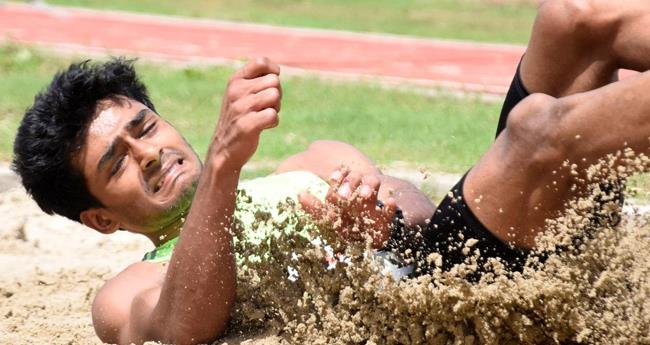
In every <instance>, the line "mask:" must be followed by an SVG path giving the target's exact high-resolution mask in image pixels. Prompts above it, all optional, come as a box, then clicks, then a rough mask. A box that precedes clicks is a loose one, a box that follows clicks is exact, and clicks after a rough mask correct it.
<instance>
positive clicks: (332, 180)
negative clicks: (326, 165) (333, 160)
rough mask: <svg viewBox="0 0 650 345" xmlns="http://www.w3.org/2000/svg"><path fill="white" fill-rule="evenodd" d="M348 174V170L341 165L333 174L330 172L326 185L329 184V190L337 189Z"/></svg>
mask: <svg viewBox="0 0 650 345" xmlns="http://www.w3.org/2000/svg"><path fill="white" fill-rule="evenodd" d="M349 173H350V169H348V168H347V167H346V166H344V165H341V166H339V167H338V168H337V169H336V170H334V172H332V174H331V175H330V177H329V179H328V181H327V183H329V185H330V187H331V188H334V189H337V188H338V187H339V186H340V185H341V183H343V180H345V178H346V177H347V176H348V174H349Z"/></svg>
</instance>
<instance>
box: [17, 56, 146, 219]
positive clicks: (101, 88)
mask: <svg viewBox="0 0 650 345" xmlns="http://www.w3.org/2000/svg"><path fill="white" fill-rule="evenodd" d="M116 96H124V97H127V98H129V99H133V100H136V101H138V102H140V103H142V104H144V105H146V106H147V107H149V108H150V109H151V110H153V111H155V109H154V106H153V104H152V103H151V101H150V100H149V96H148V95H147V90H146V87H145V86H144V84H143V83H142V82H141V81H140V80H139V79H138V76H137V75H136V73H135V70H134V68H133V60H126V59H124V58H113V59H111V60H109V61H107V62H105V63H101V64H91V63H90V61H89V60H87V61H83V62H80V63H74V64H72V65H70V67H68V69H66V70H64V71H60V72H58V73H57V74H56V75H55V76H54V78H53V79H52V82H51V83H50V85H49V86H48V87H47V88H46V89H45V90H43V91H41V92H39V93H38V94H37V95H36V97H35V98H34V104H33V105H32V106H31V107H30V108H29V109H27V111H26V112H25V117H24V118H23V120H22V122H21V124H20V127H19V128H18V133H17V134H16V140H15V142H14V159H13V165H12V168H13V170H14V171H15V172H16V173H18V175H20V178H21V179H22V183H23V186H24V187H25V189H26V190H27V192H28V193H29V194H31V195H32V197H33V198H34V200H35V201H36V203H38V206H39V207H40V208H41V209H42V210H43V211H45V212H46V213H48V214H53V213H56V214H60V215H62V216H65V217H67V218H70V219H72V220H75V221H78V222H79V221H80V218H79V215H80V213H81V212H82V211H84V210H87V209H89V208H93V207H101V206H102V204H101V203H100V202H99V200H97V198H95V197H94V196H93V195H92V194H91V193H90V191H89V189H88V187H87V184H86V179H85V177H84V175H83V173H82V172H81V170H80V168H79V167H78V166H77V165H76V164H74V162H73V158H74V157H75V154H76V153H78V152H79V150H80V149H81V145H82V143H83V142H84V140H85V137H86V133H87V129H88V126H89V125H90V122H91V121H92V120H93V118H94V117H95V114H96V112H97V108H98V104H99V102H100V101H102V100H105V99H107V98H114V97H116Z"/></svg>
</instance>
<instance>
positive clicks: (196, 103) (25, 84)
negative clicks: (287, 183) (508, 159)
mask: <svg viewBox="0 0 650 345" xmlns="http://www.w3.org/2000/svg"><path fill="white" fill-rule="evenodd" d="M71 61H72V59H66V58H59V57H54V56H51V55H44V54H43V53H39V52H35V51H33V50H31V49H28V48H25V47H21V46H4V47H0V75H2V80H3V82H2V83H0V123H1V124H2V126H0V130H1V131H2V132H1V133H0V134H1V136H0V159H3V160H8V159H10V158H11V147H12V142H13V137H14V135H15V130H16V128H17V125H18V122H19V121H20V119H21V117H22V114H23V112H24V110H25V109H26V108H27V107H28V106H29V105H30V103H31V102H32V100H33V95H34V94H35V93H36V92H38V91H39V90H40V89H42V88H43V87H45V85H46V84H47V83H48V82H49V80H50V79H51V78H52V75H53V74H54V73H55V72H56V71H57V70H59V69H61V68H63V67H65V66H67V65H68V64H69V63H70V62H71ZM137 68H138V70H139V72H140V73H141V76H142V78H143V80H144V81H145V83H146V84H147V85H148V87H149V91H150V93H151V96H152V99H153V101H154V103H155V104H156V107H157V110H158V112H159V113H160V114H161V115H162V116H163V117H164V118H166V119H168V120H169V121H170V122H171V123H172V124H173V125H174V126H176V127H177V128H178V129H179V130H180V131H181V133H183V134H184V135H185V137H186V138H187V139H188V141H189V142H190V143H191V144H192V145H193V146H194V147H195V148H196V150H197V152H198V153H199V155H200V156H204V155H205V152H206V147H207V143H208V141H209V139H210V137H211V135H212V132H213V130H214V126H215V124H216V121H217V118H218V116H219V112H218V109H219V104H220V100H221V96H222V93H223V91H224V86H225V84H226V80H227V78H228V76H229V75H230V74H231V73H232V69H230V68H225V67H185V68H180V67H178V68H175V67H169V66H165V65H160V64H147V63H144V62H139V63H138V64H137ZM283 90H284V98H283V106H282V111H281V113H280V116H281V123H280V126H279V127H278V128H276V129H273V130H270V131H267V132H265V133H263V137H262V140H261V142H260V147H259V149H258V152H257V153H256V155H255V156H254V158H253V160H256V161H278V160H281V159H283V158H285V157H287V156H288V155H291V154H294V153H297V152H299V151H300V150H303V149H304V148H305V147H306V146H307V145H308V144H309V143H310V142H312V141H314V140H316V139H338V140H343V141H346V142H349V143H352V144H353V145H355V146H357V147H359V148H360V149H361V150H362V151H364V152H365V153H367V154H368V155H369V156H370V157H371V158H372V159H374V160H375V161H377V162H378V163H380V164H384V163H390V162H393V161H396V160H400V161H407V162H412V163H413V164H414V165H415V166H418V167H420V166H422V167H426V168H429V169H432V170H440V171H449V172H461V171H463V170H465V169H467V168H468V167H469V166H471V164H473V163H474V162H475V161H476V160H477V159H478V157H479V156H480V154H481V153H482V152H483V151H484V150H485V149H486V148H487V147H488V145H489V144H490V142H491V141H492V136H493V132H494V128H495V126H496V120H497V114H498V111H499V105H498V104H487V103H483V102H481V101H479V100H475V99H462V100H460V99H455V98H452V97H447V96H440V97H431V96H424V95H421V94H418V93H417V92H415V91H409V90H386V89H382V88H380V87H379V86H377V85H373V84H370V83H352V82H325V81H321V80H318V79H316V78H309V77H293V78H283Z"/></svg>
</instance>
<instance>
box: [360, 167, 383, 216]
mask: <svg viewBox="0 0 650 345" xmlns="http://www.w3.org/2000/svg"><path fill="white" fill-rule="evenodd" d="M380 185H381V182H380V180H379V178H378V177H377V176H375V175H366V176H364V177H363V179H362V181H361V185H360V186H359V188H358V195H359V199H360V200H361V203H362V206H363V209H364V210H372V209H374V208H375V207H376V205H377V194H378V192H379V186H380Z"/></svg>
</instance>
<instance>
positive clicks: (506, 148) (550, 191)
mask: <svg viewBox="0 0 650 345" xmlns="http://www.w3.org/2000/svg"><path fill="white" fill-rule="evenodd" d="M545 97H548V96H542V95H539V94H538V95H533V96H531V97H528V98H527V99H525V100H524V101H522V103H520V104H519V105H518V106H517V107H515V109H514V110H513V113H512V114H511V116H510V119H509V122H508V126H507V128H506V129H505V130H504V131H503V133H502V134H501V135H500V136H499V137H498V138H497V140H496V141H495V142H494V144H493V145H492V146H491V147H490V148H489V149H488V151H487V152H486V153H485V154H484V155H483V157H481V159H480V160H479V162H478V163H477V164H476V165H475V166H474V167H473V168H472V169H471V170H470V172H469V173H468V174H467V176H466V179H465V183H464V186H463V189H464V198H465V201H466V203H467V205H468V207H469V208H470V210H471V211H472V213H473V214H474V215H475V216H476V218H477V219H478V220H479V221H480V222H481V223H482V224H483V225H484V226H485V227H486V228H487V229H489V230H490V232H491V233H492V234H493V235H494V236H496V237H497V238H498V239H500V240H502V241H505V242H509V243H512V244H515V245H516V246H519V247H521V248H531V247H532V246H534V240H535V237H536V236H537V234H538V233H539V232H540V231H543V230H544V226H545V223H546V219H549V218H554V217H556V216H557V215H559V213H560V212H561V211H562V210H563V209H564V203H565V202H566V200H568V199H569V198H571V197H572V195H571V193H573V191H572V190H571V188H570V183H571V181H570V180H569V179H570V174H568V173H566V171H563V169H565V170H566V169H568V168H566V167H563V166H562V165H563V164H562V163H563V160H564V159H566V158H567V157H564V156H563V155H562V152H560V151H556V150H554V146H553V145H554V143H553V140H552V139H549V138H552V135H550V134H548V133H550V132H552V131H553V129H552V128H549V127H550V126H549V121H552V118H550V116H551V115H549V114H552V112H551V111H547V110H545V107H546V106H545V105H544V103H545V101H544V98H545ZM548 98H551V97H548ZM540 99H541V101H540Z"/></svg>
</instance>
